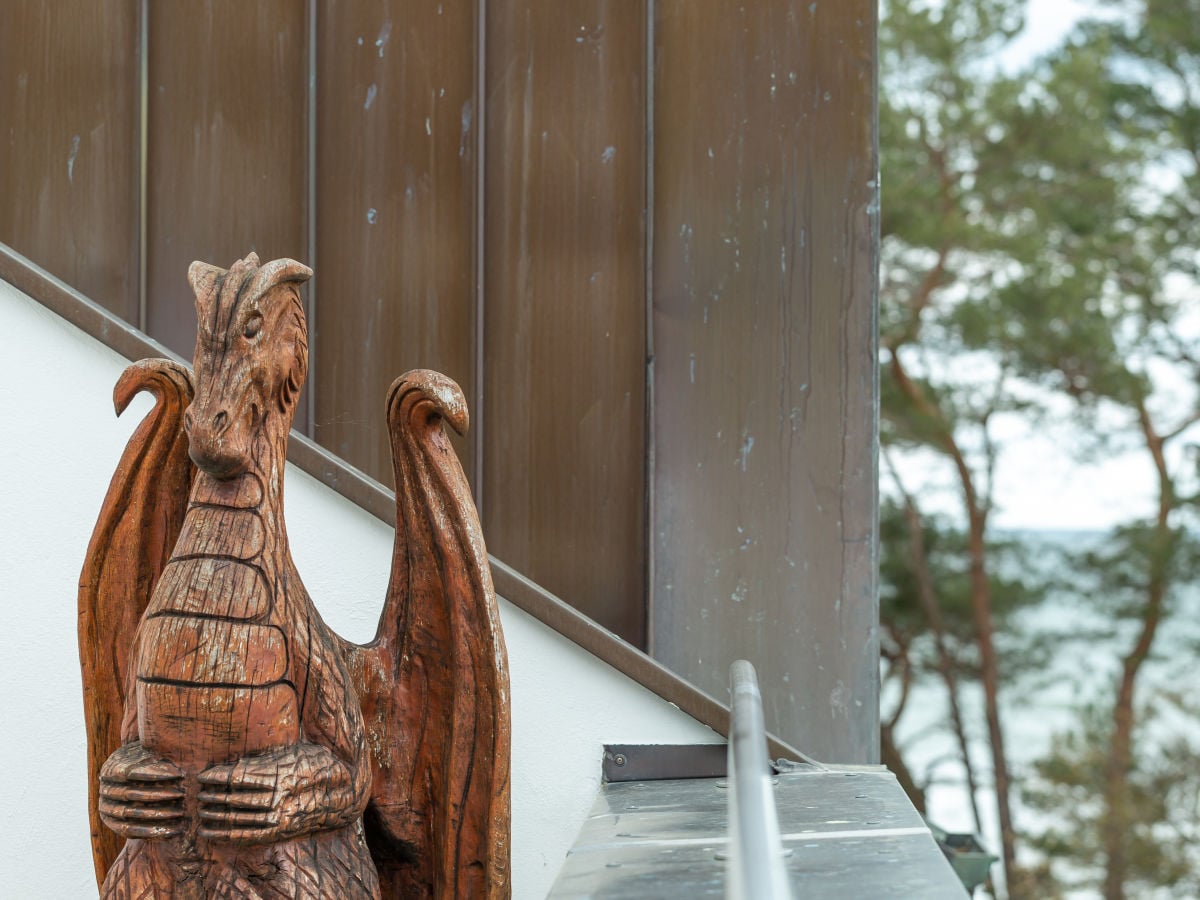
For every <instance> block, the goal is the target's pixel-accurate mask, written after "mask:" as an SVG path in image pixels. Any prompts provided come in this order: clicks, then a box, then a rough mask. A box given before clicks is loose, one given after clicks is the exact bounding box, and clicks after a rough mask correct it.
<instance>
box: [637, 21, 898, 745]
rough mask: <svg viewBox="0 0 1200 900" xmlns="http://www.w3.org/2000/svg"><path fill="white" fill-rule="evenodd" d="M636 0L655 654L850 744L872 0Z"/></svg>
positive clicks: (865, 602)
mask: <svg viewBox="0 0 1200 900" xmlns="http://www.w3.org/2000/svg"><path fill="white" fill-rule="evenodd" d="M656 9H657V20H656V23H655V32H656V58H655V102H654V109H655V117H654V128H655V160H654V206H655V210H654V223H655V230H654V252H655V271H654V344H655V362H654V383H655V420H654V444H655V453H656V456H655V467H654V473H653V484H654V491H655V520H654V522H653V525H652V534H653V540H654V547H655V559H656V562H657V565H656V569H655V572H654V583H653V618H654V623H653V644H652V652H653V654H654V655H655V656H656V657H657V658H658V659H660V660H662V661H663V662H664V663H666V664H667V665H668V666H670V667H671V668H673V669H675V670H676V671H678V672H680V673H682V674H683V675H684V676H685V677H687V678H689V679H690V680H692V681H694V682H695V683H696V684H697V685H698V686H700V687H701V688H702V689H705V690H708V691H710V692H712V693H713V694H715V695H717V696H721V695H722V692H723V690H724V680H725V673H726V672H727V671H728V667H729V664H730V662H732V660H734V659H736V658H739V657H748V658H750V659H752V660H753V662H754V664H755V665H756V666H757V667H758V669H759V672H760V679H761V683H762V685H763V699H764V708H765V713H766V718H767V726H768V727H769V728H772V729H773V730H776V731H777V733H779V734H780V735H781V737H783V738H784V739H785V740H789V741H791V742H793V743H795V744H796V746H798V747H800V748H801V749H803V750H805V751H807V752H809V753H811V754H813V755H815V756H816V757H818V758H821V759H835V760H839V761H870V760H872V759H873V758H874V756H875V753H876V747H877V746H878V734H877V724H876V723H877V719H876V716H875V715H874V713H873V711H874V710H875V709H876V708H877V681H878V647H877V641H876V637H875V622H876V604H875V575H874V572H875V558H874V547H875V543H874V515H875V501H876V495H875V463H874V447H875V441H874V436H875V433H876V432H875V424H876V420H875V400H876V390H875V382H876V371H877V368H876V358H875V318H874V315H875V313H874V310H875V303H874V288H875V280H874V279H875V266H876V258H877V254H876V221H875V210H876V208H877V206H876V204H877V192H876V167H877V162H876V154H875V126H874V102H875V101H874V97H875V94H874V91H875V66H874V62H875V60H874V46H875V15H876V13H875V4H873V3H870V2H867V0H854V2H848V3H843V4H840V5H835V4H828V3H820V4H811V3H808V2H794V0H764V2H762V3H757V4H754V5H753V6H750V5H749V4H747V5H745V6H738V5H733V4H727V3H721V2H716V0H711V2H710V0H700V2H698V0H664V2H661V3H659V4H658V6H657V7H656Z"/></svg>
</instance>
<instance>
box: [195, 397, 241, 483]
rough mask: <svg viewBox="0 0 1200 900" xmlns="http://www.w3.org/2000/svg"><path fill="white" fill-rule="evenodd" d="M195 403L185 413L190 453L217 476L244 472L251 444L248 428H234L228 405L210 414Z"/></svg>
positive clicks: (197, 463) (198, 462)
mask: <svg viewBox="0 0 1200 900" xmlns="http://www.w3.org/2000/svg"><path fill="white" fill-rule="evenodd" d="M196 406H197V404H195V403H193V404H192V405H191V406H189V407H188V408H187V411H186V412H184V414H183V430H184V432H185V433H186V434H187V436H188V445H189V446H188V455H189V456H190V457H191V458H192V462H194V463H195V464H196V465H197V466H199V467H200V468H201V469H203V470H204V471H206V472H208V473H209V474H210V475H213V476H215V477H217V478H229V477H232V476H233V475H236V474H238V473H240V472H242V471H243V470H244V469H245V468H246V465H247V463H248V457H249V446H248V440H247V435H246V433H245V432H246V429H245V428H234V427H233V426H234V424H235V420H234V417H233V416H232V415H230V413H229V410H228V408H223V409H218V410H217V411H216V412H215V413H210V412H209V411H208V408H204V407H202V408H201V409H199V410H197V409H196Z"/></svg>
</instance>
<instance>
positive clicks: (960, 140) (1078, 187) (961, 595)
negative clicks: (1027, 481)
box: [880, 0, 1200, 897]
mask: <svg viewBox="0 0 1200 900" xmlns="http://www.w3.org/2000/svg"><path fill="white" fill-rule="evenodd" d="M1025 5H1026V4H1025V3H1024V2H1017V0H941V2H938V0H926V2H921V0H887V2H886V4H885V6H884V13H885V14H884V19H883V22H882V24H881V34H880V74H881V99H880V145H881V169H882V186H883V203H882V213H881V219H880V226H881V237H882V244H881V285H880V338H881V363H882V370H881V372H882V374H881V412H882V425H881V440H882V442H883V444H884V446H885V448H886V449H887V451H888V452H889V453H894V454H899V455H901V456H903V455H904V454H907V453H910V452H912V451H914V450H920V451H932V453H933V455H934V456H933V458H935V459H940V460H941V461H942V462H943V464H945V466H946V469H947V471H948V472H950V473H951V475H952V478H953V480H954V481H955V482H956V483H957V485H958V486H959V487H960V489H961V490H960V496H961V498H962V508H961V513H960V514H959V515H951V516H944V517H942V518H935V517H931V516H929V515H925V514H922V515H921V516H920V522H921V530H920V535H921V538H922V540H923V543H924V558H925V560H926V564H927V573H926V574H927V575H928V576H929V578H930V579H931V580H932V581H933V583H934V585H935V587H936V590H935V594H936V600H937V603H938V609H939V612H940V619H941V627H942V630H943V632H944V635H943V636H944V640H945V644H946V646H947V647H948V648H949V649H950V651H951V656H952V657H953V661H954V673H953V674H954V676H955V677H956V678H958V679H961V680H963V681H967V682H971V681H975V680H976V679H980V678H981V677H982V676H983V674H984V673H983V672H982V670H981V668H980V664H979V660H980V659H981V656H982V653H981V646H982V645H981V642H982V641H984V640H985V639H987V640H991V638H990V637H988V635H987V632H986V629H985V630H982V631H981V625H980V618H979V606H980V604H981V603H982V604H983V606H984V607H985V613H986V615H985V619H986V621H987V622H988V623H990V625H991V626H994V628H995V629H996V636H995V646H996V648H997V649H998V650H999V653H1000V656H999V659H1000V664H999V665H1000V669H999V671H1000V689H1001V690H1002V691H1014V690H1017V689H1019V687H1018V686H1019V685H1021V684H1022V680H1023V679H1028V678H1033V677H1034V676H1035V675H1036V672H1037V670H1038V667H1039V665H1040V664H1041V663H1044V662H1046V661H1048V660H1049V659H1050V654H1051V653H1052V652H1053V647H1054V641H1058V640H1061V639H1063V638H1061V637H1060V636H1057V635H1055V636H1049V635H1047V634H1029V633H1023V632H1022V622H1023V621H1024V620H1023V617H1022V616H1021V612H1022V611H1023V610H1028V609H1030V608H1035V607H1037V606H1038V604H1041V603H1043V602H1049V599H1050V598H1057V600H1058V601H1062V599H1063V598H1064V597H1072V598H1074V600H1075V602H1077V603H1078V604H1079V605H1080V606H1081V607H1084V606H1086V607H1087V608H1089V609H1090V610H1092V611H1093V612H1094V613H1095V614H1096V615H1097V616H1099V617H1101V621H1102V624H1100V625H1097V626H1095V627H1094V631H1093V632H1092V633H1090V634H1089V635H1086V636H1084V635H1077V636H1075V638H1076V639H1077V640H1092V641H1093V644H1094V648H1093V649H1094V654H1093V655H1094V657H1095V659H1094V669H1095V670H1096V671H1099V672H1105V673H1120V674H1121V675H1122V677H1123V678H1125V679H1126V681H1127V682H1128V685H1129V686H1132V687H1130V690H1129V691H1126V692H1125V693H1122V692H1121V691H1119V690H1118V689H1117V688H1118V685H1117V684H1115V683H1114V684H1113V685H1111V690H1109V691H1108V692H1101V694H1099V695H1097V694H1095V693H1094V692H1093V695H1092V696H1091V698H1090V702H1089V704H1088V705H1086V706H1084V707H1082V708H1081V709H1079V710H1078V711H1077V722H1076V724H1075V725H1074V726H1073V727H1071V728H1068V729H1065V730H1063V731H1062V733H1061V734H1059V735H1057V736H1056V738H1055V742H1054V745H1053V748H1052V751H1051V752H1050V754H1049V755H1048V756H1047V757H1046V758H1045V759H1044V760H1042V761H1040V762H1039V763H1038V764H1037V766H1036V768H1035V771H1034V772H1033V773H1031V779H1032V780H1030V781H1029V782H1028V784H1027V785H1026V790H1025V791H1024V792H1023V793H1024V796H1025V801H1026V803H1027V804H1028V806H1029V808H1031V809H1034V810H1037V811H1040V813H1041V816H1040V818H1038V817H1027V818H1026V819H1025V821H1024V822H1023V823H1022V822H1018V823H1017V826H1016V827H1017V831H1018V834H1019V837H1020V839H1021V840H1020V842H1021V843H1022V844H1023V845H1024V846H1025V847H1028V848H1031V849H1033V850H1036V851H1039V852H1040V853H1041V854H1043V861H1042V862H1041V863H1040V864H1038V865H1035V866H1033V867H1032V868H1029V869H1025V870H1021V869H1019V868H1017V867H1016V866H1015V863H1013V864H1012V865H1011V866H1010V871H1009V873H1008V874H1009V876H1010V879H1011V884H1010V887H1011V895H1012V896H1046V897H1049V896H1055V895H1057V894H1058V893H1059V892H1060V891H1061V890H1063V889H1066V888H1070V887H1071V886H1073V885H1076V884H1081V885H1084V884H1089V885H1097V884H1100V883H1101V882H1102V881H1103V880H1104V877H1105V875H1106V874H1108V875H1110V876H1111V877H1110V879H1109V880H1110V882H1111V881H1112V879H1114V878H1115V879H1116V881H1117V882H1118V883H1119V884H1124V885H1125V887H1126V889H1127V890H1129V891H1140V890H1149V889H1151V888H1156V887H1157V888H1163V889H1166V890H1169V891H1171V892H1183V893H1184V894H1186V893H1187V892H1189V891H1190V892H1200V885H1198V884H1197V878H1198V875H1197V872H1198V869H1197V866H1198V863H1197V859H1196V855H1195V853H1194V852H1192V851H1191V850H1190V846H1195V844H1196V841H1195V838H1197V837H1200V835H1197V834H1195V833H1194V832H1195V831H1196V830H1197V827H1196V825H1195V823H1196V822H1197V821H1198V817H1197V815H1196V814H1197V812H1200V810H1197V808H1196V807H1197V805H1198V804H1200V800H1197V796H1198V794H1197V789H1198V788H1200V776H1198V775H1196V774H1195V773H1197V772H1200V767H1198V766H1197V765H1196V763H1197V762H1198V761H1200V757H1198V755H1197V754H1198V752H1200V751H1197V750H1196V748H1195V747H1194V746H1193V745H1192V744H1191V743H1189V732H1188V729H1187V728H1183V729H1182V730H1180V728H1178V727H1174V726H1173V727H1174V730H1171V729H1166V730H1164V728H1165V726H1164V725H1163V724H1162V721H1161V720H1160V717H1159V709H1158V706H1157V705H1155V704H1151V703H1149V702H1148V701H1146V699H1145V698H1144V697H1143V694H1145V693H1146V690H1147V689H1146V688H1145V687H1144V686H1143V685H1142V681H1143V680H1144V678H1143V675H1144V672H1145V671H1146V670H1147V666H1149V667H1150V668H1151V669H1153V667H1154V666H1155V665H1157V664H1158V661H1161V659H1162V658H1163V656H1164V654H1168V653H1175V652H1179V651H1180V648H1181V647H1184V646H1185V644H1186V639H1187V636H1188V634H1189V633H1188V631H1187V629H1186V628H1184V627H1181V624H1180V623H1181V622H1182V621H1183V620H1185V619H1186V616H1184V615H1183V614H1181V612H1180V603H1181V598H1182V597H1184V596H1186V592H1187V591H1189V590H1190V591H1196V590H1197V589H1198V586H1197V584H1196V579H1195V577H1194V575H1193V573H1197V572H1200V547H1198V541H1197V539H1196V537H1195V531H1194V529H1195V527H1196V522H1195V512H1196V501H1197V499H1198V498H1200V477H1198V475H1200V471H1198V466H1197V462H1196V459H1195V458H1194V457H1193V458H1192V459H1191V460H1190V461H1189V460H1188V459H1187V458H1186V457H1185V456H1183V455H1182V454H1180V453H1176V452H1174V446H1175V444H1177V443H1180V442H1182V441H1184V440H1187V439H1188V434H1189V432H1188V428H1189V427H1190V425H1191V424H1193V423H1195V422H1197V421H1200V394H1198V392H1197V390H1196V387H1197V385H1200V349H1198V348H1197V347H1196V346H1195V345H1196V342H1197V341H1196V332H1197V330H1198V329H1197V321H1198V319H1200V0H1097V2H1096V8H1095V12H1096V15H1095V16H1094V17H1093V18H1091V19H1090V20H1087V21H1085V22H1083V23H1081V24H1080V25H1079V26H1078V27H1077V28H1076V29H1075V31H1074V32H1073V33H1072V34H1071V35H1070V36H1069V39H1068V40H1067V42H1066V44H1065V45H1064V46H1063V47H1062V48H1060V49H1059V50H1057V51H1055V52H1053V53H1051V54H1050V55H1048V56H1047V57H1045V58H1043V59H1039V60H1035V61H1032V62H1029V63H1028V64H1023V65H1019V66H1015V67H1014V66H1012V65H1009V66H1008V67H1007V68H1006V67H1004V66H1002V65H1001V64H1000V63H999V62H997V58H998V57H997V55H998V54H999V53H1000V52H1001V51H1002V50H1003V49H1004V48H1005V47H1006V46H1007V44H1008V42H1009V41H1010V40H1011V39H1012V38H1013V37H1014V36H1015V35H1016V34H1017V33H1018V32H1019V31H1020V29H1021V27H1022V24H1023V11H1024V9H1025ZM1172 385H1173V386H1174V388H1172V387H1171V386H1172ZM1164 386H1166V387H1164ZM1064 408H1066V409H1070V410H1071V415H1072V416H1073V419H1074V421H1075V423H1076V425H1077V428H1078V443H1079V444H1080V447H1081V448H1087V449H1088V450H1089V451H1090V452H1092V453H1097V454H1102V453H1104V452H1108V451H1110V450H1112V449H1115V448H1118V447H1119V448H1122V449H1128V448H1129V447H1140V448H1141V449H1142V450H1143V452H1144V455H1145V459H1146V464H1147V465H1149V466H1153V468H1154V470H1155V471H1156V472H1157V474H1158V478H1159V483H1158V492H1159V496H1158V507H1159V509H1158V515H1157V516H1156V518H1155V519H1154V520H1153V521H1150V522H1132V523H1129V524H1128V525H1126V526H1123V527H1121V528H1119V529H1116V530H1115V531H1114V532H1113V533H1112V534H1111V535H1110V536H1109V538H1108V540H1107V541H1106V542H1105V543H1103V544H1102V545H1100V546H1097V547H1095V548H1093V549H1092V550H1091V551H1089V552H1088V553H1085V554H1082V555H1078V556H1074V557H1071V556H1063V557H1062V558H1061V559H1059V560H1058V561H1057V563H1056V564H1055V565H1054V566H1053V567H1051V566H1048V565H1047V564H1046V560H1045V556H1046V554H1047V553H1048V552H1049V551H1047V550H1045V549H1037V550H1035V553H1037V554H1039V555H1040V556H1041V557H1042V559H1041V564H1040V565H1030V564H1028V561H1027V560H1023V559H1022V558H1021V557H1020V555H1019V554H1018V553H1017V551H1016V550H1015V549H1013V548H1012V547H1010V546H1006V545H1005V543H1004V542H1001V541H998V540H996V536H995V535H994V534H993V533H992V532H991V530H990V528H989V523H990V518H989V517H990V514H991V512H992V510H993V507H994V506H996V505H999V506H1002V505H1003V503H1004V497H1003V496H993V492H994V485H995V478H994V472H995V469H996V467H997V466H998V465H1000V464H1002V456H1003V450H1004V448H1003V446H1002V445H1000V444H998V443H997V442H996V441H995V440H994V439H993V431H992V429H993V426H994V423H995V422H996V421H997V419H998V418H999V417H1003V416H1009V417H1011V416H1022V417H1024V418H1025V419H1026V420H1027V421H1029V422H1035V421H1037V419H1038V417H1044V416H1047V415H1051V414H1054V415H1061V410H1062V409H1064ZM1051 411H1055V412H1053V413H1052V412H1051ZM895 477H899V476H898V475H896V476H895ZM903 490H904V492H905V493H907V494H910V495H912V494H914V491H913V489H912V486H909V485H906V486H903ZM886 492H887V485H886V483H885V494H886ZM917 496H918V497H919V492H917ZM911 526H912V523H911V521H910V520H909V518H908V517H906V516H905V514H904V509H903V507H902V506H901V505H899V504H898V503H890V502H889V503H885V504H884V506H883V508H882V514H881V545H882V553H881V582H882V585H883V593H882V596H881V618H882V621H883V624H884V631H885V634H888V633H890V634H892V635H894V636H896V646H895V647H892V648H891V651H890V652H893V653H895V652H900V651H903V652H904V653H906V654H908V657H907V658H906V659H905V661H904V663H905V668H904V671H906V672H910V671H911V672H917V673H920V674H921V675H923V677H925V678H927V679H931V678H932V677H933V673H934V672H935V669H936V666H937V659H936V657H935V654H934V652H933V643H932V640H931V639H930V636H929V629H930V628H931V622H930V620H929V616H928V615H927V613H926V611H925V610H924V609H923V607H922V604H921V602H920V594H919V588H920V584H919V574H920V573H919V572H918V568H919V567H918V566H917V563H916V561H915V560H914V558H913V555H912V552H911V546H912V544H911V542H912V537H913V536H912V533H911V530H910V529H911ZM981 532H982V538H981V539H978V540H972V538H979V537H980V533H981ZM971 566H975V567H977V568H976V571H978V570H979V568H982V569H983V570H984V573H985V579H984V581H983V587H982V588H981V587H980V585H979V584H978V583H972V580H971V578H970V574H971V571H972V569H971ZM1051 569H1053V571H1050V570H1051ZM1048 572H1049V577H1043V575H1045V574H1046V573H1048ZM1069 637H1070V636H1068V638H1069ZM1196 650H1197V647H1196V646H1194V645H1193V646H1190V647H1188V651H1189V652H1192V653H1194V652H1196ZM1130 695H1132V696H1133V697H1135V698H1137V701H1138V702H1137V703H1136V704H1134V705H1132V706H1130V703H1131V701H1129V700H1128V696H1130ZM1156 697H1157V699H1156V703H1157V704H1158V705H1161V701H1162V697H1161V695H1156ZM1172 708H1173V709H1174V710H1175V713H1174V714H1173V717H1168V718H1170V721H1172V722H1174V723H1175V724H1176V725H1178V723H1179V721H1181V720H1186V721H1189V722H1191V723H1192V725H1193V726H1194V725H1195V724H1196V723H1197V722H1198V721H1200V719H1198V718H1197V716H1196V710H1195V709H1193V708H1191V707H1186V708H1185V705H1184V704H1180V703H1175V704H1174V705H1173V707H1172ZM1122 723H1125V724H1122ZM1129 723H1132V726H1131V725H1130V724H1129ZM1131 727H1132V731H1130V728H1131ZM968 730H975V732H976V733H979V731H981V730H982V729H979V728H978V724H977V723H976V725H975V728H974V729H968ZM1194 733H1195V731H1194V730H1193V732H1191V734H1194ZM996 743H997V740H996V738H995V736H993V739H992V744H993V754H994V756H995V752H996V750H997V749H1001V748H997V747H996V746H995V744H996ZM1126 743H1131V744H1132V746H1133V747H1134V748H1135V750H1136V753H1135V756H1134V762H1133V763H1132V765H1131V766H1130V767H1129V769H1128V771H1124V770H1122V771H1116V770H1114V769H1113V759H1115V758H1119V757H1120V754H1121V749H1120V748H1121V747H1122V746H1124V745H1125V744H1126ZM995 758H1000V757H995ZM1114 772H1115V774H1114ZM1018 774H1019V773H1018ZM1114 778H1115V779H1117V781H1119V782H1120V784H1119V785H1118V786H1117V787H1116V788H1114V787H1113V780H1114ZM985 780H986V778H985ZM1189 792H1190V793H1189ZM1188 815H1190V816H1191V818H1190V820H1188V819H1187V818H1186V816H1188ZM1047 817H1049V819H1050V820H1051V824H1050V825H1049V826H1048V827H1045V828H1041V827H1040V825H1039V824H1038V823H1039V822H1045V821H1046V819H1047ZM1113 822H1117V823H1118V824H1122V825H1123V826H1124V829H1125V833H1126V838H1125V845H1124V855H1125V857H1126V860H1127V862H1126V863H1120V862H1114V861H1113V846H1112V837H1111V835H1112V834H1113V833H1114V832H1113V828H1112V827H1111V826H1112V823H1113ZM1189 822H1190V823H1191V825H1190V829H1189V827H1188V823H1189ZM1118 831H1119V829H1118ZM1106 835H1107V837H1106ZM1181 835H1190V837H1191V839H1192V840H1191V844H1190V845H1189V844H1188V841H1187V840H1185V839H1184V838H1183V837H1181ZM1106 842H1107V843H1106ZM1118 855H1119V854H1118ZM1010 862H1012V860H1010ZM1114 866H1116V868H1115V869H1114V868H1113V867H1114ZM1114 872H1115V874H1112V873H1114ZM1119 884H1118V888H1119ZM1106 890H1108V891H1109V893H1110V895H1112V891H1113V890H1116V888H1113V887H1112V885H1111V884H1109V886H1108V887H1107V888H1106Z"/></svg>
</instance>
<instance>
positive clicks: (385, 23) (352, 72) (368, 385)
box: [315, 0, 476, 484]
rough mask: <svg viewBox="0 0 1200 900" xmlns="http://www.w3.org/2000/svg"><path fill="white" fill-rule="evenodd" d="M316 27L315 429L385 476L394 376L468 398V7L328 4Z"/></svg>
mask: <svg viewBox="0 0 1200 900" xmlns="http://www.w3.org/2000/svg"><path fill="white" fill-rule="evenodd" d="M317 33H318V35H319V37H318V41H319V43H318V53H317V57H318V71H317V126H318V127H317V142H318V143H317V160H318V166H317V173H318V183H317V266H316V270H317V284H318V301H317V335H316V346H317V352H316V358H317V381H318V383H319V385H320V391H319V392H318V394H317V397H316V423H315V425H316V428H315V435H316V438H317V440H318V441H320V442H321V443H322V444H323V445H324V446H326V447H328V448H329V449H330V450H332V451H333V452H334V453H337V454H338V455H340V456H342V457H344V458H345V459H347V460H348V461H350V462H351V463H353V464H354V465H356V466H358V467H359V468H361V469H363V470H364V471H366V472H368V473H369V474H371V475H373V476H374V477H375V478H377V479H379V480H380V481H383V482H384V483H386V484H391V482H392V468H391V451H390V448H389V447H388V443H387V429H386V428H384V413H383V406H384V397H385V394H386V391H387V388H388V385H390V384H391V382H392V380H393V379H394V378H395V377H396V376H398V375H400V374H402V373H403V372H405V371H407V370H409V369H414V368H429V369H436V370H438V371H440V372H444V373H445V374H447V375H449V376H450V377H451V378H453V379H454V380H455V381H457V382H458V384H459V385H460V386H461V387H462V388H463V390H464V392H466V394H467V401H468V403H469V404H471V405H472V407H474V405H475V397H474V396H473V393H474V391H473V382H474V366H473V356H474V354H473V346H474V345H473V334H474V318H473V311H474V289H475V272H474V266H473V258H474V256H473V253H474V250H473V248H474V230H475V225H474V222H475V218H474V217H475V161H476V129H475V121H476V113H475V110H476V103H475V2H473V0H441V2H422V3H400V2H382V3H379V2H367V0H354V2H339V3H333V2H323V3H321V5H320V11H319V20H318V29H317ZM472 411H473V412H474V409H473V410H472ZM455 446H456V449H457V450H458V451H459V455H460V457H461V458H462V459H463V461H464V466H465V468H466V470H467V471H468V472H470V471H471V465H470V453H469V450H468V447H469V444H468V443H467V442H465V441H462V440H458V439H456V441H455Z"/></svg>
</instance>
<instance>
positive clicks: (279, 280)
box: [245, 254, 313, 298]
mask: <svg viewBox="0 0 1200 900" xmlns="http://www.w3.org/2000/svg"><path fill="white" fill-rule="evenodd" d="M250 255H251V256H253V255H254V254H250ZM247 259H249V257H247ZM312 274H313V271H312V269H310V268H309V267H308V266H306V265H304V263H300V262H296V260H294V259H273V260H271V261H270V262H269V263H267V264H266V265H265V266H261V267H260V268H259V269H258V271H257V272H255V273H254V274H253V275H252V276H251V280H250V284H249V285H247V287H246V290H245V295H246V296H247V297H253V298H258V297H261V296H262V295H263V294H265V293H266V292H267V291H269V290H270V289H271V288H273V287H275V285H277V284H285V283H287V282H292V283H294V284H297V285H299V284H303V283H304V282H306V281H308V279H310V278H312Z"/></svg>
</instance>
